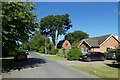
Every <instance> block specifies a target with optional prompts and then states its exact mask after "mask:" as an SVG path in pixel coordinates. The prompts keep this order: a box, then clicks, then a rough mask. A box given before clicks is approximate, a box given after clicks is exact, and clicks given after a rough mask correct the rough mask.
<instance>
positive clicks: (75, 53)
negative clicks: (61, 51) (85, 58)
mask: <svg viewBox="0 0 120 80" xmlns="http://www.w3.org/2000/svg"><path fill="white" fill-rule="evenodd" d="M81 55H82V52H81V51H80V50H79V49H77V48H73V49H71V50H70V51H69V52H68V54H67V59H68V60H78V59H79V57H80V56H81Z"/></svg>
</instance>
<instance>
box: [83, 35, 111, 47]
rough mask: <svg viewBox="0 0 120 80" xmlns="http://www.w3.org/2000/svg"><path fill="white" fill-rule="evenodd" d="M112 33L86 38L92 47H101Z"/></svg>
mask: <svg viewBox="0 0 120 80" xmlns="http://www.w3.org/2000/svg"><path fill="white" fill-rule="evenodd" d="M109 36H111V34H108V35H104V36H99V37H92V38H88V39H84V41H86V42H87V43H88V44H89V45H90V46H91V47H99V46H100V44H102V43H103V42H104V41H105V40H106V39H107V38H108V37H109Z"/></svg>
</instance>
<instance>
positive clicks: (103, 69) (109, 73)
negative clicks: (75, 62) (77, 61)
mask: <svg viewBox="0 0 120 80" xmlns="http://www.w3.org/2000/svg"><path fill="white" fill-rule="evenodd" d="M72 67H73V68H75V69H78V70H81V71H84V72H87V73H89V74H91V75H95V76H97V77H99V78H118V68H113V67H107V66H94V67H93V66H72Z"/></svg>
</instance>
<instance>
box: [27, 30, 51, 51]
mask: <svg viewBox="0 0 120 80" xmlns="http://www.w3.org/2000/svg"><path fill="white" fill-rule="evenodd" d="M45 39H46V43H45ZM29 43H30V47H31V48H32V49H36V50H37V51H40V50H42V51H44V50H45V49H46V47H47V46H48V45H49V44H50V39H49V38H47V37H45V36H43V35H41V34H40V32H39V31H36V32H35V34H34V35H33V36H32V37H31V39H30V42H29Z"/></svg>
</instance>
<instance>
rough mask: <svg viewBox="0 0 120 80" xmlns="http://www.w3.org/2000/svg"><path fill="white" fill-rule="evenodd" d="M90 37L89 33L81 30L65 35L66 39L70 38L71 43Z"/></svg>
mask: <svg viewBox="0 0 120 80" xmlns="http://www.w3.org/2000/svg"><path fill="white" fill-rule="evenodd" d="M88 37H89V35H88V34H87V33H85V32H83V31H80V30H77V31H74V32H71V33H68V34H66V35H65V39H67V40H69V41H70V42H71V43H78V42H79V41H80V40H82V39H85V38H88Z"/></svg>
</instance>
